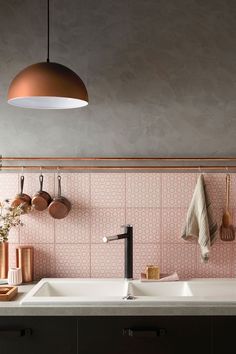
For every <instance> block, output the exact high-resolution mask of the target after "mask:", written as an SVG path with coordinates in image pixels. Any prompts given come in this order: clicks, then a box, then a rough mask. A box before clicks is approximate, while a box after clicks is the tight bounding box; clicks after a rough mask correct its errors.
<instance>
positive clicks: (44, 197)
mask: <svg viewBox="0 0 236 354" xmlns="http://www.w3.org/2000/svg"><path fill="white" fill-rule="evenodd" d="M39 183H40V190H39V191H38V192H37V193H36V194H35V195H34V196H33V198H32V202H31V204H32V205H33V207H34V209H36V210H38V211H43V210H45V209H47V207H48V206H49V204H50V203H51V201H52V198H51V196H50V194H48V193H47V192H45V191H43V175H42V174H41V175H40V176H39Z"/></svg>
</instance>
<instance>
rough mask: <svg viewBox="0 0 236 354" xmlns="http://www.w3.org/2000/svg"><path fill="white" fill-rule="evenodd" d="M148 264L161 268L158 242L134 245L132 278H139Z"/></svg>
mask: <svg viewBox="0 0 236 354" xmlns="http://www.w3.org/2000/svg"><path fill="white" fill-rule="evenodd" d="M148 264H153V265H158V266H159V267H160V268H161V247H160V244H159V243H153V244H148V243H146V244H136V245H134V278H135V279H139V278H140V274H141V273H142V272H144V271H145V269H146V266H147V265H148Z"/></svg>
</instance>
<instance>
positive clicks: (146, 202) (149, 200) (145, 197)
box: [126, 173, 161, 208]
mask: <svg viewBox="0 0 236 354" xmlns="http://www.w3.org/2000/svg"><path fill="white" fill-rule="evenodd" d="M126 206H127V207H134V208H135V207H136V208H138V207H141V208H144V207H152V208H157V207H160V206H161V177H160V174H158V173H127V174H126Z"/></svg>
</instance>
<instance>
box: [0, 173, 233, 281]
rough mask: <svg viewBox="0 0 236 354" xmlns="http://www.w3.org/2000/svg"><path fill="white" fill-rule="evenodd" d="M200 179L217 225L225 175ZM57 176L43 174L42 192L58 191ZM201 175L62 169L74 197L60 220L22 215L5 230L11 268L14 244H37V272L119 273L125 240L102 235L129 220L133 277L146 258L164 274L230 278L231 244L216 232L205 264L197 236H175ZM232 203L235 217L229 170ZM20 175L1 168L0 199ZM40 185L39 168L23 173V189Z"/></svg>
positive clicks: (13, 187) (42, 214)
mask: <svg viewBox="0 0 236 354" xmlns="http://www.w3.org/2000/svg"><path fill="white" fill-rule="evenodd" d="M204 176H205V181H206V184H207V190H208V193H209V195H210V199H211V201H212V204H213V208H214V215H215V218H216V220H217V222H218V225H220V224H221V217H222V212H223V208H224V204H225V175H224V174H217V173H216V174H215V173H214V174H205V175H204ZM56 177H57V175H56V174H51V173H48V174H45V176H44V190H46V191H47V192H48V193H50V194H51V195H52V196H55V194H56V193H57V184H56ZM197 177H198V174H195V173H91V174H90V173H63V174H62V194H63V195H64V196H65V197H67V198H68V199H69V200H70V201H71V202H72V205H73V207H72V211H71V212H70V214H69V215H68V217H67V218H65V219H63V220H54V219H52V218H51V217H50V216H49V214H48V212H47V211H44V212H37V211H33V212H32V213H31V214H29V215H24V216H23V217H22V221H23V222H24V226H23V227H22V228H20V229H17V230H16V229H14V230H12V231H11V233H10V266H14V265H15V248H16V246H17V245H19V244H21V245H33V246H34V247H35V276H36V278H40V277H46V276H50V277H53V276H56V277H122V276H123V268H124V245H123V241H117V242H116V241H115V242H113V243H110V244H104V243H103V242H102V237H103V236H105V235H108V236H109V235H113V234H116V233H121V232H122V229H121V225H124V224H127V223H129V224H132V225H133V226H134V275H135V277H136V278H139V275H140V272H141V271H143V270H144V269H145V266H146V265H147V264H158V265H160V267H161V272H162V273H172V272H174V271H177V272H178V274H179V276H180V277H181V278H188V277H235V276H236V242H230V243H227V242H222V241H220V239H219V237H218V240H217V242H216V243H215V245H214V246H213V247H212V249H211V255H210V260H209V262H208V263H207V264H203V263H202V262H201V260H200V251H199V248H198V245H197V243H196V242H194V241H191V242H187V241H183V240H182V239H181V238H180V235H181V230H182V226H183V224H184V221H185V217H186V212H187V209H188V206H189V203H190V201H191V198H192V194H193V191H194V188H195V184H196V180H197ZM231 182H232V185H231V191H232V193H231V206H232V214H233V220H234V221H235V223H236V213H235V211H236V175H235V176H234V175H233V174H232V176H231ZM18 185H19V175H18V174H16V173H2V174H0V199H1V200H3V199H5V198H12V197H14V195H15V194H16V193H17V191H18ZM38 189H39V181H38V174H36V173H25V186H24V191H25V193H27V194H30V195H31V196H32V195H33V194H34V193H35V192H36V191H37V190H38Z"/></svg>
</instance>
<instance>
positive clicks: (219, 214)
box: [213, 208, 236, 243]
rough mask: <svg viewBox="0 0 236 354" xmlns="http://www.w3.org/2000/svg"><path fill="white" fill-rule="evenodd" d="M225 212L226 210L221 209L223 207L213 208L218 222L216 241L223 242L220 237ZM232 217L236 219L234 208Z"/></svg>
mask: <svg viewBox="0 0 236 354" xmlns="http://www.w3.org/2000/svg"><path fill="white" fill-rule="evenodd" d="M223 213H224V210H223V209H221V208H214V209H213V216H214V220H215V221H216V222H217V225H218V230H217V239H216V243H222V242H223V241H221V239H220V227H221V224H222V216H223ZM235 217H236V215H235ZM232 218H233V219H234V214H233V210H232Z"/></svg>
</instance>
